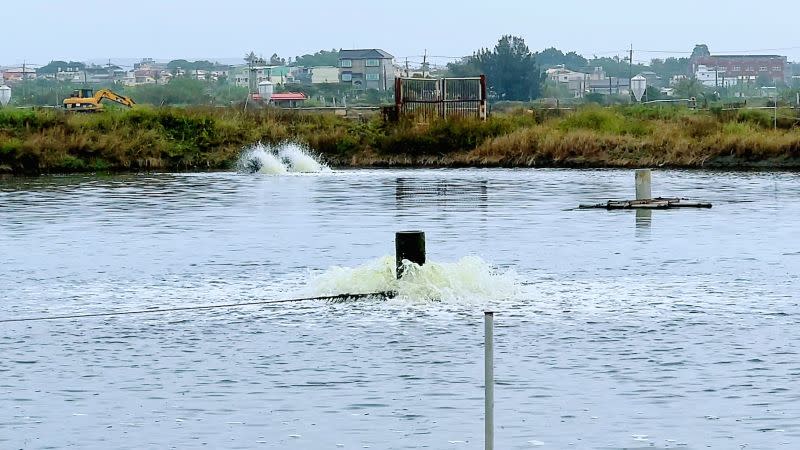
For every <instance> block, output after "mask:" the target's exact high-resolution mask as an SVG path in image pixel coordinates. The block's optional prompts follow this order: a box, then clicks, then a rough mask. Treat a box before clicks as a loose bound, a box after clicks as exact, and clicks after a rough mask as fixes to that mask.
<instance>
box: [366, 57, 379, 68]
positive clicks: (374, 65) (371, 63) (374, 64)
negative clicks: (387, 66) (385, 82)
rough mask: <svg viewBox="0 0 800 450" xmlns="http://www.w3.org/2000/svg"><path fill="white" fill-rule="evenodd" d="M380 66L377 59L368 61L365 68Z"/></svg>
mask: <svg viewBox="0 0 800 450" xmlns="http://www.w3.org/2000/svg"><path fill="white" fill-rule="evenodd" d="M380 65H381V61H380V60H379V59H368V60H367V67H378V66H380Z"/></svg>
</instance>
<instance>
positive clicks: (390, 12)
mask: <svg viewBox="0 0 800 450" xmlns="http://www.w3.org/2000/svg"><path fill="white" fill-rule="evenodd" d="M189 5H191V6H189ZM636 5H640V6H636ZM0 8H1V9H0V20H2V25H0V49H2V50H0V64H4V65H9V64H21V63H22V62H23V60H24V61H27V62H29V63H33V64H46V63H47V62H49V61H50V60H53V59H62V60H96V59H108V58H111V59H112V60H113V59H119V58H126V59H129V58H142V57H151V58H156V59H174V58H187V59H198V58H209V59H220V58H238V57H241V56H242V55H244V54H245V53H246V52H247V51H249V50H254V51H255V52H256V53H259V54H263V55H264V56H265V57H268V56H269V55H271V54H272V53H278V54H279V55H281V56H283V57H295V56H297V55H301V54H304V53H313V52H314V51H316V50H319V49H331V48H373V47H377V48H382V49H384V50H386V51H388V52H389V53H391V54H393V55H395V56H396V57H397V58H398V59H400V60H402V59H403V58H404V57H407V56H408V57H410V60H411V61H418V60H421V57H420V56H418V55H422V54H423V52H424V51H425V49H427V50H428V54H430V55H435V56H463V55H467V54H471V53H472V52H473V51H474V50H475V49H478V48H480V47H485V46H493V45H494V44H495V43H496V42H497V39H498V38H499V37H500V36H501V35H503V34H514V35H519V36H522V37H523V38H525V40H526V42H527V44H528V46H529V47H530V48H531V50H534V51H537V50H541V49H543V48H546V47H551V46H555V47H557V48H559V49H562V50H565V51H566V50H576V51H578V52H579V53H581V54H583V55H585V56H587V57H589V56H591V55H598V56H613V55H616V54H620V55H622V54H624V52H625V51H626V50H625V49H627V48H628V47H629V46H630V45H631V44H633V46H634V49H635V54H634V60H637V61H648V60H650V59H651V58H653V57H665V56H670V55H671V56H686V55H681V54H679V53H671V54H670V53H655V52H657V51H666V52H691V50H692V48H693V46H694V44H696V43H707V44H708V45H709V47H710V48H711V51H712V53H714V52H723V51H727V52H732V51H734V52H737V51H741V52H745V51H751V52H759V53H778V54H783V55H787V56H789V59H790V60H800V37H799V36H800V35H798V33H797V22H798V21H799V20H800V2H798V1H797V0H772V1H770V2H760V3H758V2H757V3H753V2H751V1H738V0H727V1H725V2H716V1H713V2H712V1H697V0H693V1H686V0H672V1H668V2H654V1H639V2H634V1H625V2H620V1H615V2H608V1H605V2H604V1H597V0H591V1H575V0H560V1H546V2H539V1H533V0H531V1H521V0H520V1H504V0H494V1H473V0H460V1H431V0H400V1H393V2H389V1H374V0H373V1H356V2H336V1H330V0H327V1H317V0H305V1H303V0H294V1H291V0H288V1H286V0H284V1H281V0H271V1H269V0H267V1H264V0H233V1H212V0H194V1H169V0H136V1H133V2H120V1H115V0H81V1H78V2H75V1H65V0H12V1H4V2H3V5H2V7H0ZM634 8H642V9H641V10H640V11H638V13H634ZM645 8H646V9H645ZM3 16H5V17H3Z"/></svg>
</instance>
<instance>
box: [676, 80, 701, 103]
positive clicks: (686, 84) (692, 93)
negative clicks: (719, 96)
mask: <svg viewBox="0 0 800 450" xmlns="http://www.w3.org/2000/svg"><path fill="white" fill-rule="evenodd" d="M703 90H704V89H703V83H701V82H699V81H697V78H685V79H683V80H681V81H679V82H678V84H676V85H675V96H676V97H680V98H692V97H694V98H697V97H699V96H700V94H702V93H703Z"/></svg>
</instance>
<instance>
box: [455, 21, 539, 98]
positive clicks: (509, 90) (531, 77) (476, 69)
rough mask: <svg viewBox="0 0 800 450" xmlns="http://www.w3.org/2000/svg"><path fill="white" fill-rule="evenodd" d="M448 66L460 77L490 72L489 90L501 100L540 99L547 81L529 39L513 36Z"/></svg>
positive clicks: (488, 74)
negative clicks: (532, 51) (540, 69)
mask: <svg viewBox="0 0 800 450" xmlns="http://www.w3.org/2000/svg"><path fill="white" fill-rule="evenodd" d="M447 68H448V71H449V72H450V74H451V75H453V76H457V77H460V76H475V75H476V74H484V75H486V80H487V84H488V87H489V90H490V91H491V93H492V94H493V96H495V97H496V98H497V99H498V100H522V101H526V100H530V99H534V98H538V97H539V93H540V91H541V86H542V81H543V79H542V76H541V73H540V71H539V67H538V66H537V65H536V58H535V55H534V54H533V53H531V51H530V49H528V46H527V45H526V44H525V40H524V39H522V38H521V37H517V36H510V35H507V36H503V37H502V38H500V40H499V41H498V42H497V45H495V47H494V48H493V49H491V50H490V49H486V48H484V49H481V50H479V51H477V52H476V53H475V54H474V55H472V56H469V57H467V58H464V60H462V61H460V62H458V63H451V64H449V65H448V67H447Z"/></svg>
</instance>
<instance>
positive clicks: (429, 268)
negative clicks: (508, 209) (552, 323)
mask: <svg viewBox="0 0 800 450" xmlns="http://www.w3.org/2000/svg"><path fill="white" fill-rule="evenodd" d="M406 263H407V265H406V270H405V275H403V278H402V279H401V280H397V278H396V276H395V260H394V257H392V256H385V257H383V258H380V259H377V260H374V261H371V262H369V263H366V264H364V265H361V266H358V267H332V268H330V269H328V270H327V271H325V272H324V273H323V274H321V275H319V276H318V277H316V279H314V280H313V281H312V283H311V285H312V289H313V290H314V293H315V294H316V295H339V294H348V293H368V292H383V291H396V292H397V298H396V299H397V300H399V301H419V302H430V301H443V302H448V301H464V300H467V301H485V300H492V301H495V300H503V299H509V298H513V297H514V296H515V295H517V293H518V291H519V283H518V277H517V275H516V273H514V272H513V271H507V272H502V271H499V270H497V269H494V268H492V267H491V266H490V265H489V264H488V263H487V262H486V261H484V260H482V259H481V258H479V257H477V256H467V257H464V258H461V259H460V260H459V261H457V262H453V263H437V262H428V263H426V264H425V265H424V266H419V265H417V264H413V263H408V262H407V261H406Z"/></svg>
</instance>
